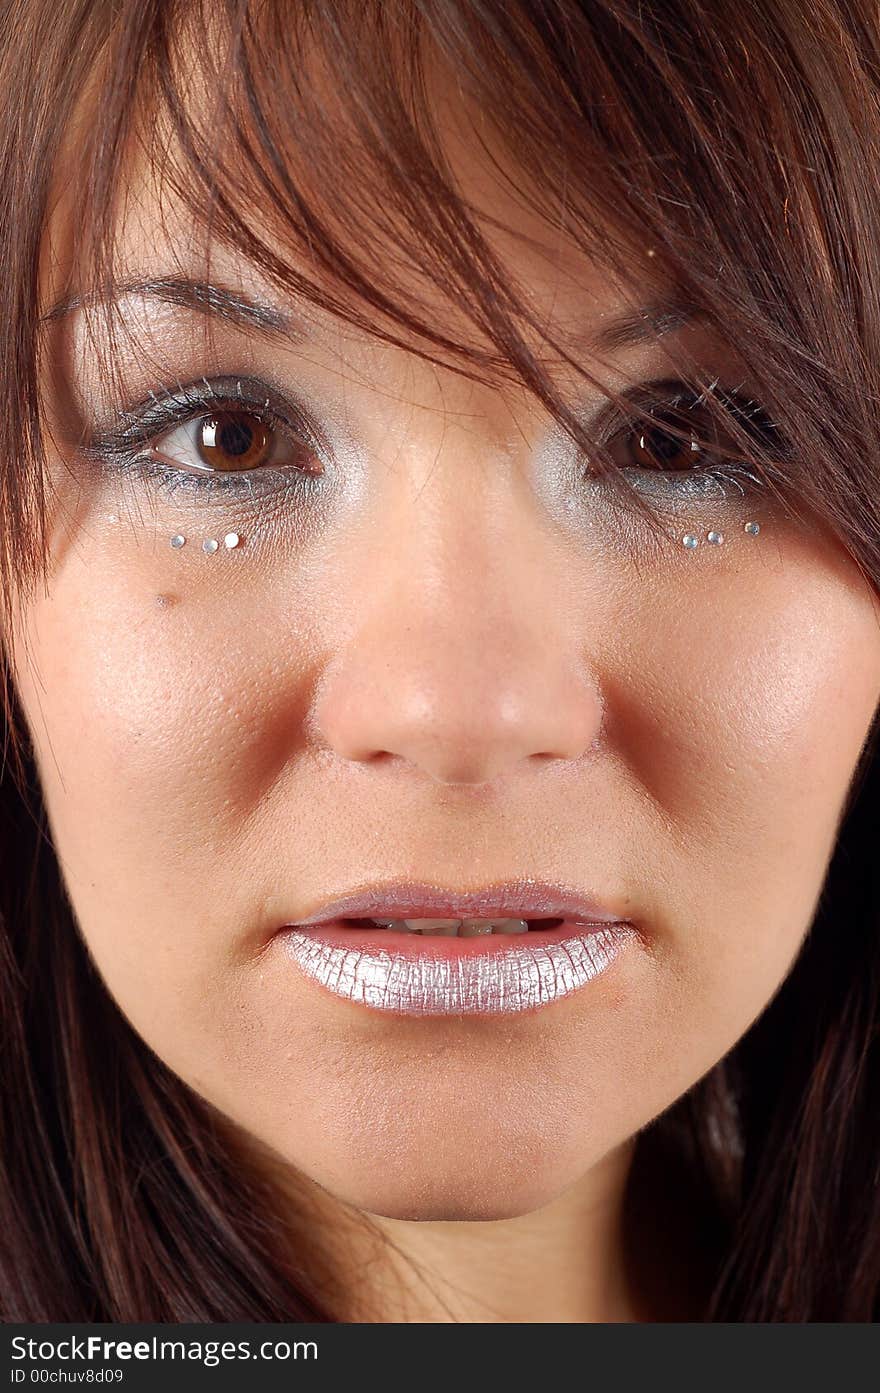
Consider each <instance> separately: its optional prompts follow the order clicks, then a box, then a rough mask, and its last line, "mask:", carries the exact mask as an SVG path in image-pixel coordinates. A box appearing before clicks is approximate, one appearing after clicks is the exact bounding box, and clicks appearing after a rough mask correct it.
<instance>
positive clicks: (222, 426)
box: [197, 410, 272, 471]
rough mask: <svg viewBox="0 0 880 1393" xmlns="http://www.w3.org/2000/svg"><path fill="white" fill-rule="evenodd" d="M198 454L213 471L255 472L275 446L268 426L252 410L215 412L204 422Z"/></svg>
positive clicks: (199, 437) (200, 431) (200, 432)
mask: <svg viewBox="0 0 880 1393" xmlns="http://www.w3.org/2000/svg"><path fill="white" fill-rule="evenodd" d="M197 440H198V448H199V453H200V454H201V456H202V458H203V459H204V461H205V463H206V464H209V465H210V466H211V468H212V469H217V470H226V471H229V470H233V469H236V470H237V469H256V468H257V467H258V466H259V465H261V464H264V463H265V456H266V455H267V454H268V451H269V448H270V446H271V444H272V433H271V431H270V430H269V428H268V426H265V425H264V424H263V422H262V421H261V420H259V419H258V418H257V417H256V416H254V415H253V413H252V412H249V411H235V410H233V411H216V412H214V413H213V414H212V415H210V416H205V417H204V419H203V420H202V422H201V424H200V426H199V430H198V435H197Z"/></svg>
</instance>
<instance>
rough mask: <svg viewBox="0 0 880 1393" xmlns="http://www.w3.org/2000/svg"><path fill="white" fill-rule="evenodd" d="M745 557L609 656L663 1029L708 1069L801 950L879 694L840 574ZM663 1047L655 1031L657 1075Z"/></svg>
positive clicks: (860, 619)
mask: <svg viewBox="0 0 880 1393" xmlns="http://www.w3.org/2000/svg"><path fill="white" fill-rule="evenodd" d="M760 560H761V564H760V565H759V566H758V565H756V566H755V567H754V568H752V567H750V568H749V570H748V573H747V574H746V575H744V576H743V577H742V578H741V582H740V583H735V582H736V581H738V580H739V578H736V577H722V578H721V582H722V583H720V584H718V585H717V586H712V585H706V584H703V585H699V584H694V585H693V587H692V588H690V589H689V590H688V593H687V596H686V602H685V603H679V604H678V605H676V606H675V607H674V608H673V607H672V606H671V605H669V606H664V604H663V602H662V599H661V598H660V597H658V598H657V603H656V604H655V605H654V606H652V607H651V622H650V624H645V625H644V626H643V627H642V628H640V629H632V628H631V629H630V630H629V631H628V633H627V636H626V645H625V648H624V646H623V645H621V646H620V648H619V649H617V650H616V663H615V672H614V678H613V683H612V687H613V690H612V694H611V698H610V709H612V710H613V711H614V712H615V713H616V714H615V716H614V717H613V718H612V719H616V720H617V721H618V722H619V725H618V729H617V732H616V734H612V735H611V736H610V739H611V741H612V743H613V744H615V746H616V747H617V748H619V749H621V750H625V751H626V752H627V762H628V767H629V773H630V775H631V777H632V778H633V779H634V780H635V782H636V784H637V785H639V786H640V788H641V789H642V790H643V791H646V792H647V794H648V795H649V798H648V799H647V800H643V802H642V807H641V812H640V815H639V819H638V823H637V824H636V823H633V833H634V835H633V840H632V844H631V853H632V856H633V858H634V860H635V861H639V860H640V861H641V864H642V867H643V877H644V889H645V891H646V895H647V904H648V907H647V918H648V921H649V923H651V924H652V925H653V926H654V928H655V929H656V931H657V935H658V937H657V943H658V948H659V950H660V952H661V955H662V958H663V963H664V966H665V968H666V969H668V974H669V979H670V983H671V982H673V981H674V983H675V991H676V995H677V1000H676V1001H675V1002H673V1000H672V999H670V1001H669V1002H668V1003H667V1004H668V1006H669V1009H670V1017H669V1019H670V1022H671V1021H672V1020H674V1019H675V1017H676V1016H677V1017H678V1019H679V1021H680V1022H681V1025H682V1026H684V1025H685V1023H686V1022H689V1023H690V1024H689V1028H690V1031H691V1038H692V1041H693V1042H694V1046H695V1051H694V1053H693V1055H692V1058H691V1064H692V1066H696V1065H698V1064H702V1065H704V1066H705V1067H707V1068H708V1067H709V1066H710V1065H711V1064H712V1063H714V1062H715V1061H716V1059H717V1058H719V1057H720V1056H721V1054H722V1053H724V1052H726V1049H727V1048H729V1047H730V1046H731V1045H732V1044H733V1043H734V1042H735V1040H736V1039H737V1038H739V1036H740V1035H741V1034H742V1033H744V1031H745V1030H746V1029H747V1027H748V1026H749V1024H751V1022H752V1021H753V1020H754V1019H755V1018H756V1016H757V1015H758V1014H759V1013H760V1011H761V1010H762V1009H763V1008H764V1006H765V1005H766V1004H767V1003H768V1002H769V1000H770V998H771V996H772V995H773V994H774V992H775V990H776V989H777V987H778V986H779V985H780V984H781V982H782V980H783V979H784V977H785V976H786V975H787V972H788V970H789V969H790V967H791V965H792V963H793V961H794V958H795V957H796V955H797V953H798V950H799V948H800V946H801V944H802V942H803V938H804V936H805V933H806V931H807V929H808V927H809V924H810V922H811V920H812V917H813V914H814V912H815V906H816V903H817V899H818V896H819V894H820V891H821V887H822V882H823V880H824V878H825V874H826V871H827V866H828V862H829V859H830V856H831V854H832V852H833V848H834V844H835V841H836V837H837V833H838V830H839V823H840V817H841V814H842V812H843V810H844V806H845V801H846V797H847V793H848V790H849V787H850V784H851V780H852V775H853V773H854V770H855V767H856V764H857V761H858V758H859V755H860V752H861V750H862V748H863V745H864V741H865V738H866V736H867V734H868V731H869V728H870V725H871V720H872V717H873V715H874V712H875V710H876V707H877V701H878V695H880V628H878V621H877V609H876V604H875V600H874V597H873V595H872V594H871V592H870V591H869V589H868V587H867V586H866V585H865V583H864V581H863V580H862V579H861V577H860V576H859V575H858V573H857V572H856V571H855V569H854V568H850V567H849V566H847V565H844V564H842V563H841V560H840V557H839V554H837V553H834V552H828V553H823V552H819V551H818V549H817V548H816V547H814V546H811V547H810V548H809V549H808V548H807V546H806V545H802V546H799V545H798V544H797V543H796V542H795V541H794V540H790V541H788V542H787V543H786V545H785V547H784V549H783V548H782V547H780V548H779V549H778V550H777V549H776V548H775V547H770V546H768V548H767V549H766V551H765V552H764V553H762V555H761V558H760ZM636 654H637V655H638V666H636V663H635V661H634V659H635V655H636ZM636 837H638V838H639V839H641V848H640V847H639V845H638V844H637V841H636ZM642 848H648V850H647V851H645V850H643V849H642ZM674 1037H675V1032H674V1031H671V1030H670V1029H669V1028H668V1027H667V1028H666V1029H665V1030H664V1028H663V1026H662V1023H661V1022H660V1021H659V1020H658V1021H657V1040H658V1041H660V1042H661V1043H662V1049H663V1052H664V1053H665V1055H666V1062H667V1065H668V1067H669V1068H670V1069H675V1068H676V1051H678V1053H679V1055H680V1054H681V1053H683V1051H682V1050H681V1040H680V1039H679V1043H678V1044H676V1042H675V1038H674Z"/></svg>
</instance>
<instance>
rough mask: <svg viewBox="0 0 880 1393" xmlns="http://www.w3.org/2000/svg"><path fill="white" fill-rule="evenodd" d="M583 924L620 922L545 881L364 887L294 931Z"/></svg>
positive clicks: (577, 895) (566, 889) (323, 906)
mask: <svg viewBox="0 0 880 1393" xmlns="http://www.w3.org/2000/svg"><path fill="white" fill-rule="evenodd" d="M379 917H383V918H388V919H428V918H440V919H542V918H543V919H556V918H563V919H572V918H577V919H584V920H586V921H588V922H593V923H623V922H626V920H625V918H624V917H623V916H621V915H619V914H615V913H613V911H611V910H610V909H608V908H606V907H605V906H604V905H602V904H601V903H600V902H599V900H598V899H594V898H592V897H589V896H586V895H584V894H583V893H582V892H580V891H578V890H573V889H571V888H569V887H568V886H565V885H559V884H552V883H550V882H548V881H542V880H533V879H523V880H509V881H505V882H503V883H501V882H497V883H496V884H494V885H489V886H486V887H485V888H484V889H480V890H470V891H465V892H456V891H454V890H445V889H443V887H442V886H439V885H425V884H421V883H417V882H415V881H399V880H398V881H388V882H385V883H383V884H374V885H366V886H363V887H362V888H361V889H359V890H354V891H352V892H351V893H350V894H347V895H342V896H340V898H339V899H335V900H324V901H323V902H322V903H321V904H320V905H319V907H318V908H317V909H316V910H315V912H314V913H313V914H310V915H309V916H308V918H306V919H298V920H297V921H296V924H297V926H304V925H306V924H325V923H328V922H330V921H331V920H334V919H344V918H347V919H375V918H379Z"/></svg>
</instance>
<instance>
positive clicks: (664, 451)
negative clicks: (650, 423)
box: [641, 426, 687, 464]
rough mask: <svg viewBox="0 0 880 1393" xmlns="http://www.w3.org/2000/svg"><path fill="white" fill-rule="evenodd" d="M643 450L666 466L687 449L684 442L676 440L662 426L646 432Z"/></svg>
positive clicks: (642, 438) (643, 438)
mask: <svg viewBox="0 0 880 1393" xmlns="http://www.w3.org/2000/svg"><path fill="white" fill-rule="evenodd" d="M641 440H642V443H643V448H645V449H646V450H647V453H648V454H649V455H650V456H651V457H652V458H653V459H655V460H657V461H658V462H659V463H660V464H666V463H668V462H669V460H673V459H675V458H676V457H677V456H678V455H680V454H681V453H682V452H684V451H686V449H687V447H686V445H685V443H684V441H682V440H678V439H676V437H675V436H674V435H670V434H669V432H668V431H665V430H663V428H662V426H656V427H654V428H653V429H649V430H646V431H645V432H644V434H643V435H642V437H641Z"/></svg>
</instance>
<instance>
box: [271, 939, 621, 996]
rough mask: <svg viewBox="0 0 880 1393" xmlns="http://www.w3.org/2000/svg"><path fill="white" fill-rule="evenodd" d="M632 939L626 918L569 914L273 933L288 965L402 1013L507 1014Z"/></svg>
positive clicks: (602, 964)
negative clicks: (437, 926)
mask: <svg viewBox="0 0 880 1393" xmlns="http://www.w3.org/2000/svg"><path fill="white" fill-rule="evenodd" d="M635 937H636V930H635V929H634V928H633V926H632V924H629V923H622V922H621V923H601V924H593V923H588V922H587V921H585V920H577V919H566V920H564V921H563V923H561V924H560V925H559V926H558V927H557V928H554V929H530V930H529V931H528V933H523V934H483V935H480V936H477V937H473V938H458V937H456V938H446V937H444V936H442V935H436V936H424V937H423V936H422V935H420V934H407V933H399V932H396V931H395V930H393V929H378V928H377V929H356V928H350V927H347V926H346V925H345V924H344V923H342V922H341V921H335V922H332V923H326V924H312V925H309V926H308V927H306V928H301V927H294V926H291V927H288V928H285V929H283V930H282V933H281V939H282V942H283V943H284V945H285V947H286V950H287V952H289V954H290V956H291V957H292V958H293V960H294V962H295V963H296V964H297V966H298V967H299V968H300V969H301V970H302V971H303V972H304V973H305V974H306V976H307V977H311V978H312V980H313V981H315V982H318V983H319V984H320V985H321V986H322V987H325V988H326V989H327V990H328V991H330V992H332V993H333V994H334V995H335V996H339V997H342V998H343V999H344V1000H346V1001H353V1002H357V1003H358V1004H359V1005H361V1006H369V1007H372V1008H373V1009H374V1010H377V1011H392V1012H396V1013H398V1014H402V1015H411V1016H459V1015H500V1014H503V1015H508V1014H512V1013H515V1012H519V1011H533V1010H536V1009H537V1008H539V1007H541V1006H549V1005H550V1004H551V1003H552V1002H554V1001H559V1000H560V999H561V998H562V997H566V996H570V995H571V993H572V992H576V991H579V990H580V989H581V987H584V986H586V985H587V983H588V982H592V981H593V980H594V979H595V978H596V977H600V976H601V975H602V973H603V972H606V971H607V969H608V968H609V967H610V966H611V964H612V963H613V962H615V961H616V959H617V958H618V957H619V955H620V953H621V952H622V951H623V949H624V948H625V947H626V945H627V944H628V943H629V942H630V941H631V940H632V939H633V938H635Z"/></svg>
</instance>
